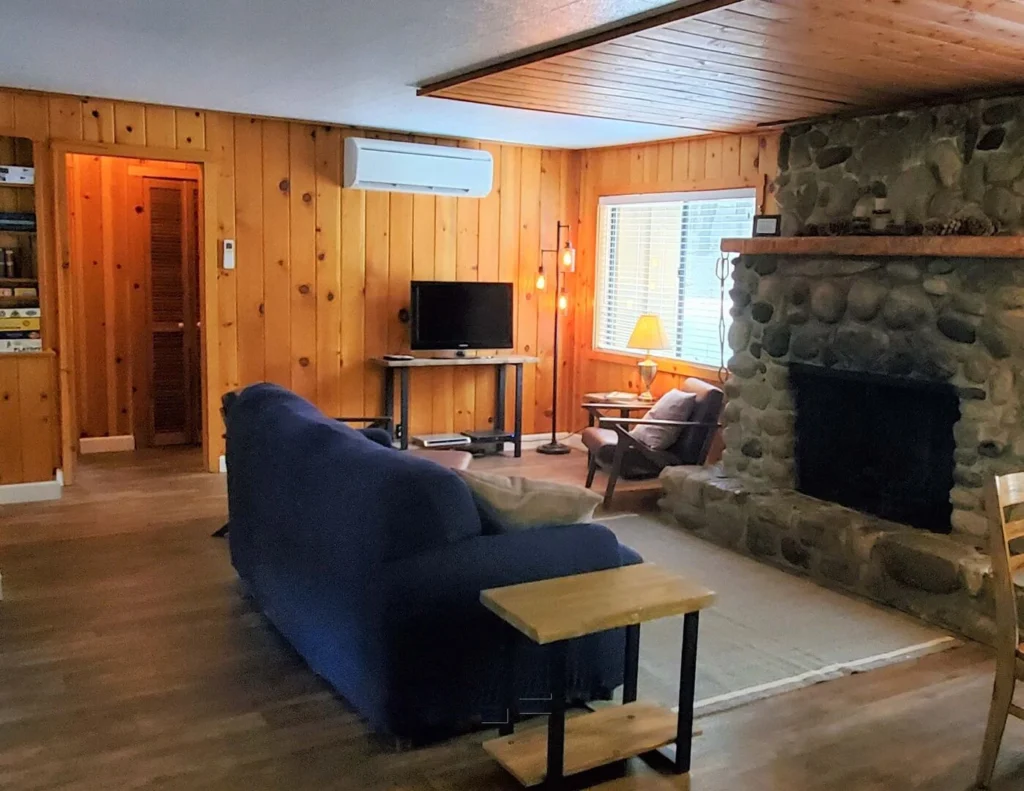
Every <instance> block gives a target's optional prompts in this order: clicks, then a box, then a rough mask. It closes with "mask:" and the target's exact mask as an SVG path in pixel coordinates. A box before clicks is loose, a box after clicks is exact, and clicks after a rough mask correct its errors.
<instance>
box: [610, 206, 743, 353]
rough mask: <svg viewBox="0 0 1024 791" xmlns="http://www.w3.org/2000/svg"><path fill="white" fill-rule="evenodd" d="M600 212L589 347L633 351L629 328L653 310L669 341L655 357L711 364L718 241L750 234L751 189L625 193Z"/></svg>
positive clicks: (717, 295)
mask: <svg viewBox="0 0 1024 791" xmlns="http://www.w3.org/2000/svg"><path fill="white" fill-rule="evenodd" d="M599 209H600V210H599V213H598V240H597V242H598V246H597V303H596V306H595V326H594V346H595V348H597V349H607V350H610V351H617V352H630V353H636V349H627V348H626V343H627V341H628V340H629V336H630V333H631V332H632V331H633V326H634V325H635V324H636V320H637V318H639V317H640V316H641V315H642V314H644V313H656V314H657V315H659V316H660V317H661V323H662V326H663V327H664V328H665V334H666V335H667V336H668V341H669V344H670V348H669V349H665V350H661V351H658V352H657V354H658V356H660V357H671V358H674V359H677V360H685V361H687V362H692V363H700V364H702V365H713V366H716V367H717V366H718V365H719V364H720V362H721V349H720V345H719V335H718V329H719V328H718V323H719V318H720V310H721V308H720V284H719V281H718V277H717V275H716V273H715V268H716V263H717V261H718V259H719V258H720V257H721V252H720V251H719V245H720V244H721V241H722V239H723V238H727V237H746V236H750V233H751V227H752V226H753V220H754V211H755V193H754V190H752V189H742V190H718V191H715V192H691V193H673V194H658V195H623V196H617V197H607V198H601V201H600V207H599ZM725 321H726V331H728V325H729V324H730V323H731V321H732V319H731V318H730V316H729V312H728V310H726V313H725Z"/></svg>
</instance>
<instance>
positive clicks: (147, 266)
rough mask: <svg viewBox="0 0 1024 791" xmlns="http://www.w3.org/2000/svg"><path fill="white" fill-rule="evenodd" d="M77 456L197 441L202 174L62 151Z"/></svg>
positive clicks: (174, 165) (183, 165)
mask: <svg viewBox="0 0 1024 791" xmlns="http://www.w3.org/2000/svg"><path fill="white" fill-rule="evenodd" d="M65 183H66V186H67V206H68V250H69V254H70V255H69V270H70V271H69V274H70V277H69V282H70V298H71V309H72V313H73V324H74V328H75V329H74V334H73V343H74V357H75V363H76V364H75V372H74V376H75V382H74V384H75V407H76V413H77V423H78V444H79V450H80V452H82V453H90V452H104V451H117V450H132V449H136V448H153V447H165V446H169V445H179V446H180V445H197V444H199V443H200V442H201V438H202V387H201V372H202V345H201V342H200V336H201V322H200V316H201V311H200V283H199V278H200V248H201V238H200V215H201V209H200V203H201V194H202V193H201V170H200V167H199V166H198V165H197V164H194V163H189V162H165V161H157V160H149V159H129V158H125V157H115V156H103V155H93V154H67V157H66V182H65Z"/></svg>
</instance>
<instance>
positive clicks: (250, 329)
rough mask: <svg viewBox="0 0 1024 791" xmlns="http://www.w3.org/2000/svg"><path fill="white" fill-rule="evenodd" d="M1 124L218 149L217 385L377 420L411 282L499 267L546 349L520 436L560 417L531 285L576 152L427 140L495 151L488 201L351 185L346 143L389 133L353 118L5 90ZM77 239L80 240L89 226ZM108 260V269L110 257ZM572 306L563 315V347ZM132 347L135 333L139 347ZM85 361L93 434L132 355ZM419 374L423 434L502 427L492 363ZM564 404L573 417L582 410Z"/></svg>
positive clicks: (565, 213)
mask: <svg viewBox="0 0 1024 791" xmlns="http://www.w3.org/2000/svg"><path fill="white" fill-rule="evenodd" d="M129 127H130V129H129ZM0 132H4V133H11V134H17V135H24V136H26V137H29V138H31V139H33V140H35V141H38V142H40V143H46V142H48V141H51V140H61V141H73V142H79V141H81V142H90V143H109V144H116V143H118V142H121V143H130V144H132V145H135V146H145V147H147V148H153V149H154V158H157V154H158V151H159V150H160V149H166V150H170V149H178V150H181V149H188V148H197V149H203V150H205V151H206V152H207V155H208V156H210V157H211V162H212V164H213V165H214V166H215V170H214V171H213V172H214V173H215V175H216V186H215V190H214V194H215V198H214V199H215V201H216V216H217V236H218V238H220V239H223V238H234V239H235V240H236V260H237V268H236V269H235V270H234V271H228V272H226V271H224V270H222V269H219V271H218V273H217V277H216V288H217V294H216V300H215V301H216V316H215V317H213V318H214V320H215V321H216V322H217V330H218V332H217V338H218V344H219V346H218V359H217V360H216V361H215V362H216V364H215V365H211V370H213V371H214V372H215V379H214V380H213V381H211V382H209V383H208V385H209V387H210V388H212V389H213V390H214V391H215V393H216V394H217V395H219V394H221V393H223V392H225V391H228V390H231V389H235V388H237V387H239V386H242V385H246V384H249V383H252V382H258V381H264V380H269V381H275V382H279V383H281V384H283V385H286V386H288V387H291V388H293V389H296V390H297V391H299V392H301V393H302V394H303V395H304V396H306V397H308V398H310V399H311V400H313V401H315V402H317V403H318V404H320V405H321V406H322V407H323V408H324V409H325V410H326V411H328V412H330V413H333V414H345V415H359V414H377V413H378V412H379V411H380V409H381V404H380V374H379V372H378V371H377V370H376V369H374V368H373V367H371V366H369V365H368V363H367V359H368V358H369V357H372V356H375V355H379V354H383V353H386V352H389V351H401V350H403V349H405V348H407V346H408V335H407V329H406V328H405V326H404V325H402V324H401V323H400V322H399V319H398V315H397V314H398V309H399V308H400V307H402V306H404V305H405V303H406V302H407V299H408V297H407V295H408V288H409V280H411V279H412V278H413V277H422V278H433V279H439V280H493V279H497V280H505V281H511V282H513V283H515V284H516V296H517V301H516V305H515V326H516V339H515V343H516V347H515V348H516V351H518V352H521V353H524V354H532V355H538V356H540V357H541V360H542V362H541V364H540V365H538V366H530V367H528V368H527V374H526V382H525V387H524V392H525V396H526V398H525V404H526V409H525V414H524V422H523V425H524V430H525V431H527V432H530V433H533V432H543V431H545V430H547V429H548V426H549V415H550V408H551V404H550V401H551V395H550V389H551V371H552V359H551V353H552V349H551V338H550V336H549V335H545V333H546V332H548V330H549V327H550V323H551V319H550V316H549V315H547V313H548V312H549V310H550V309H552V306H553V304H554V303H553V300H554V295H553V294H551V293H549V294H546V295H544V294H537V293H535V287H534V282H535V280H536V274H537V268H538V266H539V264H540V256H541V253H540V247H541V244H542V241H543V243H544V244H545V245H548V244H552V245H553V239H554V231H555V229H554V223H555V222H557V221H558V220H561V221H563V222H568V223H570V225H571V226H572V227H573V234H574V236H575V226H576V215H577V214H578V209H577V206H578V195H579V186H580V185H579V180H578V177H577V174H578V173H579V171H580V168H579V162H580V157H581V154H580V153H579V152H571V151H563V150H550V151H549V150H541V149H537V148H524V147H519V146H509V145H499V144H491V143H487V144H481V143H478V142H473V141H453V140H443V139H442V140H434V139H433V138H416V139H419V140H422V141H423V142H437V143H440V144H447V145H466V146H472V147H481V146H482V147H484V148H486V149H487V150H488V151H490V152H491V154H492V155H493V156H494V158H495V186H494V192H493V193H492V194H491V195H490V196H489V197H488V198H485V199H483V200H475V199H456V198H443V197H436V198H435V197H433V196H412V195H399V194H388V193H373V192H362V191H358V190H344V189H342V187H341V184H340V175H341V172H342V170H341V169H342V166H343V162H342V158H343V142H344V138H345V137H347V136H366V135H370V134H376V133H372V132H368V131H366V130H359V129H353V128H343V127H337V126H332V127H325V126H322V125H313V124H309V123H299V122H289V121H281V120H270V119H263V118H254V117H249V116H240V115H233V114H228V113H216V112H204V111H197V110H192V109H182V108H171V107H161V106H154V105H144V104H138V103H134V102H118V101H111V100H106V99H80V98H77V97H72V96H63V95H49V94H38V93H28V92H21V91H13V90H0ZM393 137H395V138H396V139H406V140H407V139H413V138H411V137H409V136H398V135H393ZM115 151H116V149H115V148H112V149H111V153H114V152H115ZM37 167H38V168H39V172H38V177H39V178H40V180H41V182H42V183H49V182H48V181H47V180H48V179H49V178H50V170H51V168H52V166H51V163H50V162H49V161H42V162H40V163H38V164H37ZM72 170H74V168H72ZM99 176H100V174H99V173H98V172H97V173H96V174H93V175H91V176H90V178H92V177H95V178H96V179H97V180H99ZM74 178H78V176H77V174H74V175H73V174H71V173H69V179H74ZM47 203H49V197H48V200H47ZM73 204H74V202H73V201H72V205H69V213H73V212H76V211H77V212H79V213H80V215H81V217H82V219H83V221H84V220H85V218H86V216H87V215H88V217H89V224H91V226H92V227H93V229H95V228H97V227H98V228H102V227H103V218H102V210H100V211H99V212H98V213H97V212H96V211H93V212H92V214H89V210H90V207H85V206H77V207H76V206H75V205H73ZM92 215H96V216H92ZM130 219H131V218H129V221H130ZM548 226H550V227H548ZM69 233H71V235H72V236H73V237H74V238H72V239H71V240H69V246H71V245H72V244H74V243H75V239H77V237H76V236H75V234H76V233H79V231H74V232H71V229H70V228H69ZM81 233H84V230H83V231H82V232H81ZM90 233H91V234H96V233H98V234H99V235H98V238H92V237H90V238H89V239H88V241H89V243H90V244H93V245H95V246H96V247H97V249H100V250H102V242H103V234H102V231H99V232H96V231H95V230H94V231H91V232H90ZM108 236H110V234H108ZM79 241H80V242H81V243H85V242H86V241H87V240H86V239H85V238H83V239H80V240H79ZM42 243H43V244H44V245H48V246H49V247H48V251H49V252H48V254H46V255H43V256H42V260H43V261H44V262H46V264H45V265H46V266H49V267H51V269H52V271H51V272H49V274H50V281H49V282H51V283H55V282H56V276H55V275H56V264H55V261H56V256H55V254H54V248H53V238H52V237H49V238H46V239H43V240H42ZM96 260H97V261H98V263H97V265H96V267H97V268H102V262H103V258H102V257H98V258H97V259H96ZM91 261H92V259H91V258H90V259H89V262H90V264H89V266H90V267H91V266H92V265H91ZM212 263H213V262H207V265H212ZM217 264H218V266H219V262H217ZM102 282H103V281H102V278H101V279H99V285H96V284H93V283H91V282H90V284H89V285H88V286H83V288H94V287H95V289H96V292H97V293H96V294H95V295H92V296H93V298H94V299H96V300H98V301H101V302H102V304H104V305H107V304H110V305H113V306H115V307H116V306H117V305H118V303H117V301H116V294H117V291H116V289H115V294H114V296H113V297H112V296H111V295H109V294H107V293H106V292H105V291H104V290H103V286H102ZM569 285H570V289H571V288H572V287H573V286H572V284H571V283H570V284H569ZM90 293H91V292H90ZM570 293H571V292H570ZM574 307H575V306H574V305H573V304H570V309H569V311H568V314H567V315H566V316H565V317H564V324H563V327H564V328H566V329H565V332H563V342H564V339H565V338H566V337H568V336H567V334H566V333H568V332H569V329H568V328H570V327H571V326H572V325H573V320H572V312H573V309H574ZM540 311H543V313H541V312H540ZM75 314H76V315H75V316H74V324H75V327H76V334H84V336H85V337H87V338H88V339H89V342H90V343H91V344H96V345H97V346H98V347H102V348H104V349H105V348H108V347H110V348H119V349H123V348H125V343H126V341H125V340H124V338H123V336H119V335H118V332H119V330H118V329H117V321H116V318H117V316H116V315H115V316H114V318H115V321H114V324H115V327H114V329H113V330H112V332H113V336H111V335H110V333H111V329H110V328H109V327H108V326H106V324H107V319H108V317H109V314H108V313H107V312H106V311H104V312H103V313H100V314H98V315H93V314H92V312H90V313H89V314H88V315H86V312H85V311H82V310H79V309H78V308H75ZM115 314H116V311H115ZM129 314H130V315H132V311H131V310H129ZM54 326H56V324H55V325H54ZM122 326H124V324H123V322H122ZM119 338H120V340H119ZM58 345H59V344H58V342H57V339H56V338H53V346H54V348H57V346H58ZM566 348H567V351H571V346H570V347H566ZM131 349H132V343H131V342H130V341H129V342H128V345H127V352H128V355H127V356H129V357H130V356H131ZM80 356H82V357H83V361H82V363H81V364H80V365H79V370H76V371H74V372H73V376H74V380H75V385H76V388H77V389H79V390H81V391H82V392H81V393H80V395H79V400H83V399H84V401H85V402H86V403H87V404H88V405H89V406H88V408H87V409H86V410H84V412H83V414H82V415H81V416H80V418H79V423H80V424H81V429H82V432H83V433H88V434H89V435H93V434H96V435H102V434H103V433H113V431H115V430H116V431H117V432H118V433H120V432H122V431H124V430H125V428H126V426H127V425H130V424H129V423H128V420H129V418H127V417H126V416H125V415H124V414H123V413H122V411H121V410H122V409H123V408H128V409H129V412H130V411H131V406H130V405H129V406H127V407H122V406H121V402H122V401H123V400H124V399H123V397H122V393H123V385H122V390H120V391H119V390H118V389H117V387H116V386H115V387H114V388H113V389H110V390H108V388H107V386H106V384H105V383H104V384H102V386H101V385H100V384H96V381H97V377H98V376H99V373H102V374H104V376H106V377H110V378H113V379H117V378H118V377H117V367H118V365H119V364H118V363H116V362H114V363H113V365H112V367H113V369H114V370H113V371H111V370H110V368H111V366H108V364H107V358H106V357H104V358H103V359H102V361H101V362H100V363H97V362H96V361H94V360H92V354H91V353H90V354H88V355H84V356H83V355H80ZM571 362H572V356H571V354H566V355H564V356H563V363H562V367H563V374H564V372H565V371H568V370H569V369H570V368H571ZM120 365H124V363H121V364H120ZM413 377H414V380H415V381H414V383H413V393H414V398H413V408H412V414H411V416H410V417H411V420H410V423H411V427H412V428H413V429H414V430H415V431H417V432H442V431H451V430H453V429H456V428H458V429H473V428H476V429H482V428H486V427H487V426H488V425H489V424H490V423H491V421H493V419H494V415H493V412H494V403H493V401H494V390H493V388H494V382H493V378H492V377H491V376H489V375H488V374H487V373H484V372H480V371H476V370H451V369H448V370H439V371H430V372H416V373H414V374H413ZM566 380H567V381H568V377H566ZM122 381H124V380H123V378H122ZM509 396H510V398H511V386H510V389H509ZM562 401H563V403H562V405H561V406H560V411H561V410H562V409H564V410H565V412H564V413H563V414H564V415H565V416H566V418H567V416H568V414H569V413H570V405H569V404H568V400H567V399H566V398H563V399H562ZM211 417H212V421H211V430H210V433H209V435H210V439H211V442H212V443H214V445H215V452H216V453H221V452H222V450H223V446H222V439H221V434H222V425H221V422H220V417H219V415H216V416H211ZM507 424H509V423H508V421H507ZM125 433H128V432H126V431H125Z"/></svg>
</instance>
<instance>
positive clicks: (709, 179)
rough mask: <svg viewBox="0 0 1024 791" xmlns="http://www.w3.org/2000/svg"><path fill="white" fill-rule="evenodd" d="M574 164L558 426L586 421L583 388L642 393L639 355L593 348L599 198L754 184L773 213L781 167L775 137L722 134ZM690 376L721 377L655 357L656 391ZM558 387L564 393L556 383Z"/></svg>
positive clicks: (587, 156)
mask: <svg viewBox="0 0 1024 791" xmlns="http://www.w3.org/2000/svg"><path fill="white" fill-rule="evenodd" d="M579 167H580V168H581V173H580V177H579V183H580V188H579V189H580V214H579V220H580V221H579V229H580V230H579V242H578V245H579V251H578V253H577V266H576V269H577V272H576V275H575V276H574V277H575V279H576V284H575V288H574V289H573V294H574V296H575V310H574V312H573V318H574V322H575V335H574V343H575V349H574V362H573V365H572V388H571V392H572V407H573V410H572V412H571V413H570V414H569V416H568V422H566V423H563V425H566V426H570V427H571V428H572V429H579V428H580V427H581V426H584V425H586V419H585V415H583V414H582V412H581V411H580V410H579V408H578V407H577V404H578V403H579V401H580V400H581V399H582V397H583V395H584V394H585V393H589V392H601V391H608V390H624V391H634V392H639V391H640V381H639V376H638V371H637V367H636V365H637V362H638V361H639V359H640V358H639V357H637V358H633V357H631V356H629V355H620V354H609V353H607V352H601V351H595V350H594V348H593V336H594V295H595V288H596V278H595V271H594V260H595V250H596V245H597V203H598V198H600V196H602V195H622V194H630V193H636V194H642V193H655V192H686V191H695V190H707V189H729V188H736V187H755V188H757V190H758V195H759V203H760V205H761V206H762V207H763V210H764V211H766V212H768V213H773V212H775V211H776V204H775V199H774V194H773V186H772V182H774V180H775V176H776V170H777V167H778V135H777V134H762V135H726V136H721V137H706V138H697V139H693V140H676V141H670V142H663V143H651V144H647V145H638V146H623V147H617V148H602V149H591V150H589V151H583V152H582V154H581V159H580V162H579ZM727 288H728V285H727ZM687 376H698V377H700V378H703V379H707V380H709V381H716V380H717V378H718V376H717V371H715V370H713V369H708V368H706V367H702V366H690V365H686V364H684V363H680V362H678V361H670V360H664V361H659V373H658V378H657V379H656V380H655V384H654V391H655V394H656V395H657V394H660V393H663V392H664V391H665V390H668V389H671V388H672V387H674V386H676V385H677V384H678V383H679V382H680V381H681V380H682V379H684V378H686V377H687ZM559 390H560V392H567V391H566V390H563V389H562V388H561V387H560V388H559ZM559 411H560V412H561V408H560V409H559Z"/></svg>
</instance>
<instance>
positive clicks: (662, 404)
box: [629, 390, 697, 450]
mask: <svg viewBox="0 0 1024 791" xmlns="http://www.w3.org/2000/svg"><path fill="white" fill-rule="evenodd" d="M696 400H697V396H696V395H695V394H693V393H684V392H682V391H681V390H669V391H668V392H667V393H665V395H663V396H662V397H661V398H659V399H658V403H656V404H655V405H654V406H653V407H652V408H651V411H650V412H648V413H647V415H646V416H645V417H647V418H650V419H651V420H680V421H683V420H689V419H690V415H691V414H692V413H693V406H694V403H695V402H696ZM682 431H683V428H682V426H636V427H635V428H634V429H633V430H632V431H630V432H629V433H630V434H631V435H632V436H633V437H634V438H635V439H637V440H639V441H640V442H642V443H644V445H646V446H647V447H649V448H653V449H654V450H668V449H669V448H671V447H672V446H673V445H674V444H675V442H676V440H677V439H679V435H680V434H681V433H682Z"/></svg>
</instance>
